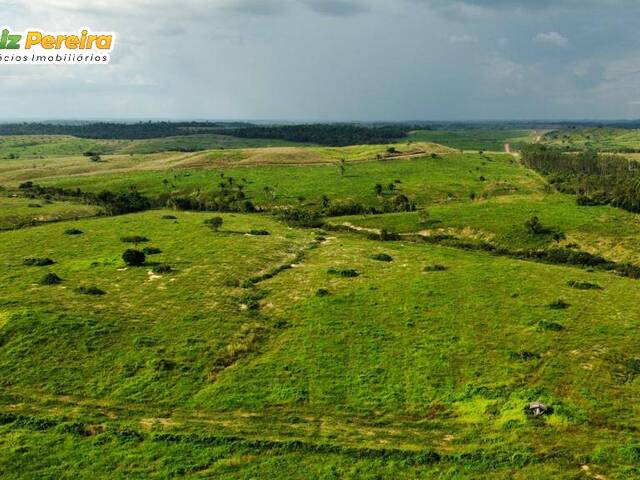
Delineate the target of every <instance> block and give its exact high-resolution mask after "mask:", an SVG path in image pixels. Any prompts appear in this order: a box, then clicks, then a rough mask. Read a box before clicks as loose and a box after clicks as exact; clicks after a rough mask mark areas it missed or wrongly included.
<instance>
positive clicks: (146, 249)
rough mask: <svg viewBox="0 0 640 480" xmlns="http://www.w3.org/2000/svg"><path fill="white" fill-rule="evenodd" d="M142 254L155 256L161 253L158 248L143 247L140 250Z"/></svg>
mask: <svg viewBox="0 0 640 480" xmlns="http://www.w3.org/2000/svg"><path fill="white" fill-rule="evenodd" d="M142 253H144V254H145V255H157V254H159V253H162V250H160V249H159V248H158V247H144V248H143V249H142Z"/></svg>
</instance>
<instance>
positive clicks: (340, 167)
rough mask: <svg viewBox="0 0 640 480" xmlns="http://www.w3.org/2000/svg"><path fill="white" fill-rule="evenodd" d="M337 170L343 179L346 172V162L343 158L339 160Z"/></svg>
mask: <svg viewBox="0 0 640 480" xmlns="http://www.w3.org/2000/svg"><path fill="white" fill-rule="evenodd" d="M338 170H339V171H340V176H341V177H344V174H345V172H346V171H347V167H346V162H345V160H344V158H341V159H340V162H338Z"/></svg>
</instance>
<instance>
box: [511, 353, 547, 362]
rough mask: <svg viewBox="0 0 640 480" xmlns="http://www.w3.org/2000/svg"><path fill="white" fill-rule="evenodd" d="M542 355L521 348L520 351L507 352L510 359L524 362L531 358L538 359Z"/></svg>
mask: <svg viewBox="0 0 640 480" xmlns="http://www.w3.org/2000/svg"><path fill="white" fill-rule="evenodd" d="M541 357H542V355H540V354H539V353H536V352H530V351H528V350H522V351H520V352H509V358H510V359H511V360H522V361H525V362H528V361H531V360H539V359H540V358H541Z"/></svg>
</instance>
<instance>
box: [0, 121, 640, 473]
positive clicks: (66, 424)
mask: <svg viewBox="0 0 640 480" xmlns="http://www.w3.org/2000/svg"><path fill="white" fill-rule="evenodd" d="M502 133H503V132H498V133H496V135H498V134H502ZM476 134H477V132H469V133H468V135H469V136H472V135H476ZM496 138H497V137H496ZM70 141H71V140H70ZM74 141H75V140H74ZM389 148H391V147H390V146H389V145H371V146H358V147H347V148H346V149H332V148H327V149H324V148H320V147H304V148H302V147H296V149H294V150H290V149H285V150H282V149H281V148H280V147H278V148H276V149H259V151H255V152H247V151H246V150H242V149H238V150H234V151H230V150H225V151H219V150H212V151H206V152H203V153H201V154H198V155H194V156H188V158H187V159H186V163H184V162H185V159H184V157H183V156H179V157H175V156H174V155H173V154H161V155H155V154H153V155H149V156H148V157H149V158H147V156H144V155H142V156H140V157H134V160H131V159H129V160H126V161H125V160H123V159H119V158H117V156H111V155H106V156H104V155H103V156H102V160H103V161H101V162H91V161H90V160H89V159H87V158H82V159H78V158H76V157H65V156H62V157H56V158H53V157H52V158H51V159H50V160H49V158H47V159H45V160H43V161H51V162H52V163H53V164H54V165H56V166H58V167H60V168H57V170H58V171H55V172H53V171H51V170H50V169H49V167H48V166H44V167H43V166H40V167H38V168H35V169H34V168H31V167H30V166H29V164H30V163H31V160H27V159H12V160H3V161H2V162H7V163H6V164H3V165H1V167H2V168H0V184H3V185H5V190H4V191H3V192H2V194H3V195H5V196H4V197H1V198H0V202H4V201H5V200H4V199H6V200H7V203H3V206H4V205H6V206H8V208H7V209H6V210H3V212H2V217H0V218H4V219H5V220H4V221H5V222H7V228H10V229H11V230H7V231H3V232H0V237H1V238H0V291H1V292H2V295H0V472H2V474H1V475H0V476H2V478H3V479H4V478H7V479H23V478H56V479H58V478H70V479H71V478H74V479H75V478H105V479H106V478H109V479H111V478H116V479H118V478H121V479H130V478H145V479H146V478H158V479H160V478H222V479H254V478H278V479H280V478H283V479H284V478H286V479H307V478H326V479H330V478H348V479H361V478H367V479H371V478H389V479H396V478H399V479H415V478H424V479H433V478H442V479H459V478H460V479H466V478H469V479H471V478H474V479H475V478H483V479H485V478H486V479H511V478H516V479H539V478H560V479H579V478H596V475H600V476H602V477H601V478H607V479H627V478H636V477H638V476H640V435H639V434H638V431H639V429H640V421H639V420H638V419H639V417H638V415H637V407H636V403H637V399H638V396H639V395H640V383H639V382H640V378H639V376H640V356H639V355H638V353H637V345H638V344H639V343H640V329H639V328H638V326H639V325H638V322H640V311H639V309H638V289H639V288H640V279H638V277H640V269H639V268H638V266H639V265H640V240H639V239H640V222H638V217H637V215H636V214H634V213H632V212H629V211H624V210H622V209H619V208H616V207H614V206H613V202H609V204H607V205H584V204H583V205H579V204H578V202H577V199H578V195H574V194H569V193H559V192H557V191H556V188H555V187H556V186H557V185H559V184H557V183H556V182H555V181H554V180H553V178H554V172H556V170H555V169H558V171H560V169H565V168H566V166H567V164H569V165H574V164H573V163H571V162H577V163H576V164H575V165H574V167H572V168H579V169H584V168H586V167H585V166H584V165H583V164H582V163H580V162H582V160H580V159H582V158H592V157H586V156H578V155H575V156H569V157H565V156H561V157H556V156H554V157H552V158H553V159H555V160H553V161H550V163H549V164H548V165H547V164H544V165H542V166H539V165H534V164H532V163H529V159H527V160H526V162H527V163H526V164H527V165H530V166H531V167H535V170H536V171H533V170H531V169H528V168H526V167H525V166H524V165H523V164H522V163H521V162H520V158H519V157H518V156H515V155H514V156H511V155H504V154H497V153H479V152H474V153H466V154H460V153H452V152H451V151H450V150H448V149H441V150H436V149H433V150H429V151H425V150H422V149H423V148H426V146H420V150H413V148H415V145H414V146H412V147H409V146H406V145H404V146H403V145H401V144H395V145H394V146H393V148H394V149H395V151H394V152H388V149H389ZM429 148H431V147H429ZM472 150H477V149H472ZM420 152H422V153H420ZM246 155H249V157H247V156H246ZM378 155H379V157H378ZM388 155H390V156H388ZM554 155H555V154H554ZM562 155H564V154H562ZM176 158H178V159H179V160H178V162H180V163H179V164H178V166H176V164H175V163H174V160H175V159H176ZM222 158H224V163H220V162H221V159H222ZM247 158H250V159H251V163H241V162H243V161H244V160H245V159H247ZM341 158H344V159H345V161H344V162H339V160H340V159H341ZM550 158H551V157H550ZM599 158H606V157H599ZM310 159H314V160H313V161H310ZM315 159H318V162H316V160H315ZM328 159H330V160H328ZM258 160H259V161H258ZM120 161H122V162H123V163H118V162H120ZM78 162H81V163H78ZM191 162H193V163H191ZM567 162H569V163H567ZM114 165H115V166H114ZM545 165H546V166H548V167H549V168H548V169H547V168H546V167H545V168H542V167H543V166H545ZM598 165H604V167H602V168H610V167H611V165H609V164H606V163H599V164H598ZM607 165H608V166H607ZM612 165H617V164H612ZM65 166H67V167H68V168H69V169H71V172H70V171H69V170H66V169H65V168H67V167H65ZM151 166H152V168H150V167H151ZM627 166H628V164H627ZM340 167H342V168H340ZM77 168H82V169H83V170H81V171H78V170H75V169H77ZM589 168H591V167H589ZM611 168H612V167H611ZM556 173H557V172H556ZM619 173H621V172H620V171H619V170H616V169H613V171H612V175H614V174H615V175H617V174H619ZM583 174H584V172H582V173H577V174H576V177H579V178H582V176H583ZM28 182H32V183H30V184H29V183H28ZM20 185H22V188H20ZM377 186H379V188H378V187H377ZM14 195H17V197H15V196H14ZM47 202H52V203H47ZM247 202H249V203H247ZM28 204H38V205H42V207H40V208H38V207H28ZM249 204H250V205H251V209H249V208H248V206H247V205H249ZM12 209H15V210H17V211H18V212H19V213H16V214H13V213H11V212H8V213H5V211H10V210H12ZM44 209H49V212H48V214H49V215H52V217H51V220H52V222H47V219H46V218H43V219H42V220H41V221H39V222H34V223H36V225H35V226H31V224H30V223H28V222H27V223H26V224H25V223H22V220H19V219H25V218H28V214H29V212H30V210H38V211H41V210H44ZM83 209H86V210H83ZM201 210H202V211H201ZM69 211H85V212H86V215H89V216H92V217H91V218H83V217H84V215H76V216H66V215H67V214H68V212H69ZM25 214H26V215H27V216H26V217H25V216H24V215H25ZM11 219H16V222H15V223H12V220H11ZM25 225H27V226H25ZM123 252H124V255H123ZM531 402H542V403H544V404H545V405H546V406H547V410H546V412H545V414H544V415H541V416H537V417H536V416H534V415H532V414H531V412H530V410H529V408H528V406H529V404H530V403H531Z"/></svg>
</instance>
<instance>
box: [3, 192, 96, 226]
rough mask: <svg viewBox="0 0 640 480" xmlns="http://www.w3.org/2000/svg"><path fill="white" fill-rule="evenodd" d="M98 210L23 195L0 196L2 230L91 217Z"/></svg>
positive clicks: (87, 206) (86, 206)
mask: <svg viewBox="0 0 640 480" xmlns="http://www.w3.org/2000/svg"><path fill="white" fill-rule="evenodd" d="M98 212H99V209H98V208H96V207H93V206H90V205H78V204H75V203H70V202H49V201H42V200H39V199H27V198H21V197H0V230H10V229H13V228H19V227H22V226H26V225H32V224H38V223H47V222H57V221H62V220H72V219H76V218H82V217H90V216H93V215H96V214H97V213H98Z"/></svg>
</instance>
